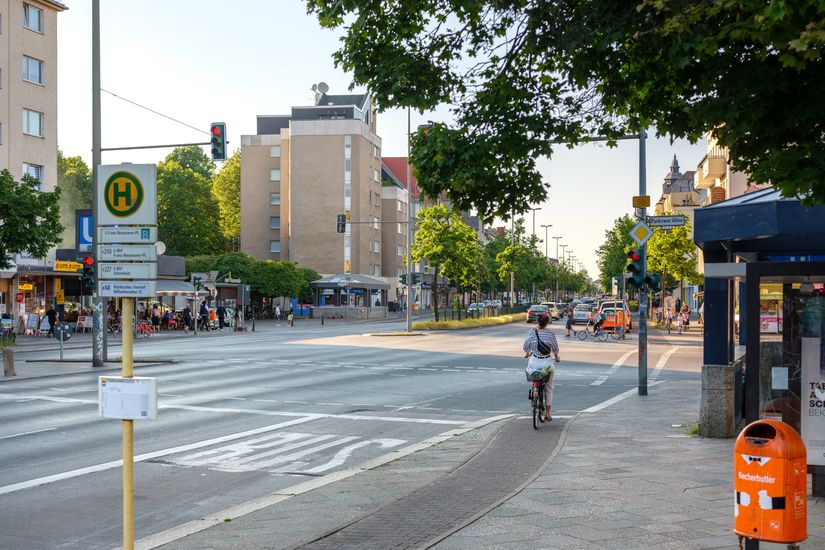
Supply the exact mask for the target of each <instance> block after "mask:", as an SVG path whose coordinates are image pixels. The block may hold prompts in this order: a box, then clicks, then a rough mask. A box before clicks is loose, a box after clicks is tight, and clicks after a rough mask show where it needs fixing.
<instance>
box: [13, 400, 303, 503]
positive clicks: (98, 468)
mask: <svg viewBox="0 0 825 550" xmlns="http://www.w3.org/2000/svg"><path fill="white" fill-rule="evenodd" d="M317 418H318V417H317V415H305V416H304V417H303V418H296V419H294V420H287V421H286V422H279V423H278V424H272V425H270V426H264V427H262V428H256V429H254V430H247V431H245V432H238V433H234V434H229V435H224V436H221V437H215V438H212V439H207V440H204V441H198V442H197V443H190V444H188V445H180V446H178V447H170V448H169V449H162V450H160V451H154V452H151V453H144V454H141V455H137V456H136V457H135V458H134V461H135V462H143V461H145V460H151V459H153V458H158V457H161V456H167V455H171V454H176V453H182V452H186V451H191V450H193V449H200V448H203V447H208V446H210V445H216V444H218V443H224V442H226V441H234V440H236V439H241V438H243V437H249V436H250V435H257V434H262V433H266V432H271V431H274V430H280V429H281V428H286V427H287V426H295V425H296V424H304V423H305V422H312V421H313V420H317ZM121 466H123V461H122V460H113V461H111V462H104V463H103V464H97V465H95V466H87V467H86V468H78V469H76V470H70V471H68V472H62V473H60V474H54V475H50V476H45V477H39V478H36V479H30V480H29V481H23V482H20V483H14V484H12V485H5V486H3V487H0V495H5V494H8V493H14V492H15V491H21V490H23V489H31V488H32V487H38V486H40V485H46V484H47V483H54V482H55V481H62V480H64V479H71V478H73V477H78V476H82V475H85V474H92V473H95V472H102V471H104V470H111V469H112V468H120V467H121Z"/></svg>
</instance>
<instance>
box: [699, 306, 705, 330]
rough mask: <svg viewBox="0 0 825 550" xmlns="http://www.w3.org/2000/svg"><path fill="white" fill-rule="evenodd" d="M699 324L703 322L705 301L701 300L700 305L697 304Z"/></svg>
mask: <svg viewBox="0 0 825 550" xmlns="http://www.w3.org/2000/svg"><path fill="white" fill-rule="evenodd" d="M699 324H700V325H704V324H705V302H702V305H700V306H699Z"/></svg>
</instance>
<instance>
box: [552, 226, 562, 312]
mask: <svg viewBox="0 0 825 550" xmlns="http://www.w3.org/2000/svg"><path fill="white" fill-rule="evenodd" d="M553 239H554V240H555V241H556V300H558V299H559V240H561V237H553Z"/></svg>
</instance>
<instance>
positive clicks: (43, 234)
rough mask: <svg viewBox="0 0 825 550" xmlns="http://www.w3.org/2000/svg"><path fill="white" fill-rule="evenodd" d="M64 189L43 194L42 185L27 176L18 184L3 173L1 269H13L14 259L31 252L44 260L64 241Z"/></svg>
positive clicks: (0, 177)
mask: <svg viewBox="0 0 825 550" xmlns="http://www.w3.org/2000/svg"><path fill="white" fill-rule="evenodd" d="M62 232H63V226H62V225H61V224H60V188H57V189H55V190H54V191H51V192H44V191H40V183H39V182H38V181H37V180H35V179H33V178H31V177H30V176H28V175H26V176H23V179H22V181H19V182H18V181H15V180H14V178H13V177H12V175H11V172H9V171H8V170H3V171H0V268H9V267H11V266H12V261H13V256H14V255H15V254H20V253H23V252H27V253H28V254H30V255H31V256H33V257H35V258H43V257H45V256H46V254H47V253H48V251H49V248H51V247H52V246H54V245H56V244H57V243H59V242H60V235H61V233H62Z"/></svg>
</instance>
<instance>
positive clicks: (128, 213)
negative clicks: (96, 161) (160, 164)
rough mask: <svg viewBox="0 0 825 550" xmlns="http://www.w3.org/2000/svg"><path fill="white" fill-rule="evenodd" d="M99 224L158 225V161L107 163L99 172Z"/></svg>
mask: <svg viewBox="0 0 825 550" xmlns="http://www.w3.org/2000/svg"><path fill="white" fill-rule="evenodd" d="M97 190H98V193H97V213H98V216H99V218H100V219H98V220H97V225H98V226H106V225H157V223H158V216H157V212H158V211H157V168H156V166H155V165H154V164H104V165H101V166H100V167H99V168H98V173H97Z"/></svg>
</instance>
